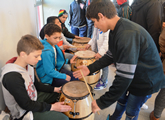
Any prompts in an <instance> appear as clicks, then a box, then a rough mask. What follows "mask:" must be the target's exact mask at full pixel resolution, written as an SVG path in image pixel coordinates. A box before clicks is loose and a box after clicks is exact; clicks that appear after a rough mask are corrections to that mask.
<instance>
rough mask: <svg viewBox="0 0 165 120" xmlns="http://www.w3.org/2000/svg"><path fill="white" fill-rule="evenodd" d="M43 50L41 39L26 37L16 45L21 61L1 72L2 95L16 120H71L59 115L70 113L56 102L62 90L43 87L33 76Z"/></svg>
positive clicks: (12, 60) (13, 60)
mask: <svg viewBox="0 0 165 120" xmlns="http://www.w3.org/2000/svg"><path fill="white" fill-rule="evenodd" d="M43 48H44V47H43V45H42V43H41V42H40V41H39V40H38V38H36V37H34V36H32V35H25V36H23V37H22V38H21V40H20V41H19V42H18V44H17V53H18V57H15V58H13V59H11V60H9V61H8V63H7V64H6V65H5V66H4V67H3V68H2V74H1V80H2V90H3V95H4V99H5V103H6V105H7V107H8V109H9V110H10V113H11V115H12V118H13V119H14V120H22V119H23V120H25V119H26V120H45V119H49V120H56V119H62V120H63V119H65V120H69V119H68V117H67V116H65V115H64V114H63V113H60V112H64V111H69V110H70V109H71V108H70V106H67V105H64V103H63V102H56V100H57V97H58V96H59V94H58V93H59V91H60V88H57V87H52V86H50V85H44V84H42V83H40V82H38V80H37V79H36V77H35V76H34V68H33V67H32V66H31V65H35V64H37V62H38V60H41V57H40V55H41V53H42V49H43ZM57 92H58V93H57ZM55 102H56V103H55Z"/></svg>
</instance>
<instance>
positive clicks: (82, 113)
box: [60, 81, 94, 120]
mask: <svg viewBox="0 0 165 120" xmlns="http://www.w3.org/2000/svg"><path fill="white" fill-rule="evenodd" d="M61 90H62V94H61V96H60V102H65V105H69V106H71V108H72V110H71V111H68V112H64V114H65V115H67V116H68V117H69V118H72V119H75V120H76V119H83V120H94V114H92V108H91V103H92V99H91V97H90V95H89V92H88V89H87V87H86V85H85V83H84V82H82V81H70V82H68V83H66V84H64V85H63V87H62V89H61Z"/></svg>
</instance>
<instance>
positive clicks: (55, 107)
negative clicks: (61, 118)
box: [50, 102, 72, 112]
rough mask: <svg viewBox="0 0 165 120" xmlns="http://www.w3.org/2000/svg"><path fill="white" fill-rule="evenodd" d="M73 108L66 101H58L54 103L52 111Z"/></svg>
mask: <svg viewBox="0 0 165 120" xmlns="http://www.w3.org/2000/svg"><path fill="white" fill-rule="evenodd" d="M71 109H72V108H71V107H70V106H69V105H64V102H56V103H54V104H52V106H51V109H50V111H52V110H53V111H58V112H67V111H70V110H71Z"/></svg>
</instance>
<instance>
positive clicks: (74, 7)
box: [69, 0, 86, 27]
mask: <svg viewBox="0 0 165 120" xmlns="http://www.w3.org/2000/svg"><path fill="white" fill-rule="evenodd" d="M80 4H81V5H82V6H83V8H81V7H80ZM69 14H70V22H69V23H70V25H71V26H74V27H81V26H83V25H86V17H85V15H86V5H85V3H84V2H83V1H82V0H78V2H77V1H75V0H74V1H73V2H72V3H71V4H70V11H69Z"/></svg>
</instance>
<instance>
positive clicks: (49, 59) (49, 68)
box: [41, 51, 66, 79]
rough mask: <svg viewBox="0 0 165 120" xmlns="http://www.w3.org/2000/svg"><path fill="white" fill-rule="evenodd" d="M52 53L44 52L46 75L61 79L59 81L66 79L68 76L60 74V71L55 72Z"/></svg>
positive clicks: (42, 56)
mask: <svg viewBox="0 0 165 120" xmlns="http://www.w3.org/2000/svg"><path fill="white" fill-rule="evenodd" d="M53 57H54V56H52V53H51V51H43V52H42V55H41V58H42V61H43V67H44V70H45V72H46V74H47V75H48V76H50V77H52V78H59V79H66V74H64V73H60V72H59V71H57V70H55V67H54V64H53V60H54V58H53Z"/></svg>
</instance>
